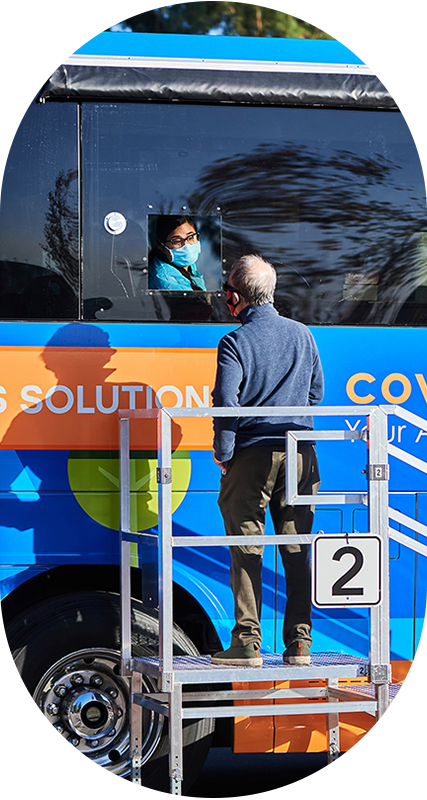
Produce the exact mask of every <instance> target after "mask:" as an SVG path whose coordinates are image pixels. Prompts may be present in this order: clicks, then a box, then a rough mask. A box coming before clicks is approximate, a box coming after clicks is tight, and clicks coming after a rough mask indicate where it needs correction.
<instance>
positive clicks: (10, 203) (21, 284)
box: [0, 103, 79, 319]
mask: <svg viewBox="0 0 427 800" xmlns="http://www.w3.org/2000/svg"><path fill="white" fill-rule="evenodd" d="M1 201H2V202H1V214H0V259H1V288H2V291H1V299H0V317H3V318H21V319H64V318H65V319H74V318H76V317H78V307H79V271H78V267H79V264H78V252H79V230H78V228H79V225H78V180H77V110H76V106H75V105H74V104H73V105H64V104H60V105H41V106H39V105H36V104H35V103H33V104H32V105H31V106H30V108H29V109H28V111H27V113H26V114H25V116H24V118H23V120H22V123H21V125H20V127H19V129H18V131H17V134H16V136H15V139H14V142H13V145H12V147H11V151H10V154H9V158H8V161H7V165H6V170H5V174H4V180H3V187H2V198H1Z"/></svg>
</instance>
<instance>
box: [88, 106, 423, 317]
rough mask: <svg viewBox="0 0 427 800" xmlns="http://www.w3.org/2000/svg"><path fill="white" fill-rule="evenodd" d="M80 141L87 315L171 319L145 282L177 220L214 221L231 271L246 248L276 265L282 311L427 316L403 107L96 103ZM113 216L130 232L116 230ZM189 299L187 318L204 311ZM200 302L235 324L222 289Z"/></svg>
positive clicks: (415, 186) (417, 176) (415, 167)
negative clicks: (156, 246)
mask: <svg viewBox="0 0 427 800" xmlns="http://www.w3.org/2000/svg"><path fill="white" fill-rule="evenodd" d="M83 133H84V185H85V194H84V230H85V237H84V245H85V248H84V297H85V308H86V312H85V314H86V317H87V318H97V319H166V320H167V319H170V318H171V308H170V303H169V302H168V297H167V296H165V292H158V291H154V292H153V291H152V290H151V289H150V287H149V285H148V278H147V274H148V273H147V269H148V255H149V244H148V233H147V229H148V224H149V217H150V215H159V214H179V213H181V214H193V215H198V216H204V215H205V216H206V217H209V215H213V216H215V215H218V217H219V218H220V221H221V228H222V260H223V263H222V267H223V271H224V274H225V275H226V274H227V273H228V270H229V268H230V266H231V263H232V261H233V260H234V259H235V258H237V257H238V256H240V255H242V254H243V253H251V252H257V253H260V254H262V255H263V256H264V258H266V259H267V260H269V261H271V262H272V263H273V264H274V266H275V268H276V270H277V272H278V288H277V294H276V305H277V307H278V309H279V310H280V312H281V313H283V314H286V315H290V316H292V317H294V318H295V319H298V320H301V321H303V322H305V323H309V324H313V323H314V324H320V323H323V324H358V323H365V324H425V323H426V322H427V313H426V308H427V261H426V244H427V240H426V234H425V231H426V209H425V189H424V182H423V176H422V171H421V167H420V163H419V159H418V155H417V152H416V148H415V145H414V143H413V140H412V137H411V134H410V132H409V130H408V128H407V125H406V123H405V121H404V119H403V118H402V116H401V115H400V114H399V113H393V112H390V113H384V112H371V111H345V110H326V109H325V110H320V109H296V108H292V109H291V108H289V109H288V108H266V107H262V108H260V107H259V108H250V107H230V106H228V107H224V106H199V107H197V106H195V105H191V106H183V105H172V104H171V105H150V104H145V105H142V104H141V105H137V104H129V105H119V104H117V105H108V104H102V105H98V104H88V105H87V106H86V107H85V108H84V117H83ZM110 212H119V213H120V214H121V215H123V218H124V219H125V220H126V228H125V229H124V230H123V232H122V233H120V234H114V235H113V234H111V233H109V232H108V231H107V230H106V228H105V225H104V219H105V217H106V215H108V214H109V213H110ZM202 247H203V242H202ZM223 277H224V276H223ZM190 294H191V293H190ZM186 298H187V299H186ZM190 299H192V301H193V303H195V302H196V301H195V298H194V297H193V298H189V297H188V293H187V294H185V293H183V296H182V301H183V303H182V309H184V310H181V312H179V313H181V315H182V318H183V319H186V318H188V319H191V318H195V317H197V308H196V306H194V308H193V312H191V311H189V312H188V313H187V314H186V311H185V308H186V303H189V302H190ZM175 300H176V298H175ZM204 300H205V302H208V303H209V304H210V305H211V306H212V308H213V313H212V315H211V317H210V319H211V320H213V321H214V320H227V319H228V318H229V317H228V311H227V309H226V307H225V303H224V298H223V296H221V294H220V293H218V292H215V291H213V292H210V293H207V294H206V295H205V298H204ZM198 301H199V302H202V301H203V299H202V298H198ZM101 308H102V309H103V310H99V309H101ZM187 311H188V306H187ZM192 315H193V317H192ZM194 315H195V316H194Z"/></svg>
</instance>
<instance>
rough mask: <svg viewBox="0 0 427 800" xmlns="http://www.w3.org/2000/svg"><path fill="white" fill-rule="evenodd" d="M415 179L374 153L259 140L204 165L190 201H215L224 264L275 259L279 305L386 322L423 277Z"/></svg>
mask: <svg viewBox="0 0 427 800" xmlns="http://www.w3.org/2000/svg"><path fill="white" fill-rule="evenodd" d="M413 180H414V178H413V173H411V174H410V175H409V174H408V173H407V172H405V169H404V163H403V162H402V164H400V163H395V162H394V161H392V160H390V159H389V158H386V157H384V156H383V155H382V154H381V153H379V152H376V153H373V154H372V155H370V156H367V155H366V154H365V153H360V154H359V153H358V152H356V151H353V152H351V151H349V150H346V149H333V150H332V149H329V150H328V149H327V148H326V147H323V148H322V147H320V146H316V147H313V146H310V148H308V147H307V146H305V145H303V144H301V145H298V146H297V145H296V144H295V143H286V144H283V145H282V146H280V147H278V146H277V143H275V144H269V143H262V144H259V145H258V146H257V147H255V148H254V149H253V150H252V152H250V153H236V154H235V155H234V156H232V157H230V158H222V159H218V160H216V161H215V162H214V163H213V164H211V165H209V166H208V167H207V168H205V170H204V171H203V172H202V173H201V174H200V177H199V180H198V187H197V190H196V191H195V192H194V193H193V195H192V196H191V198H189V204H190V205H191V206H193V207H197V208H199V209H200V211H201V213H206V212H207V211H208V210H210V209H212V208H213V207H214V206H215V205H217V204H219V205H220V206H221V210H222V214H223V245H224V255H225V258H226V261H227V263H231V262H232V260H233V259H234V258H236V257H237V256H238V255H241V253H242V252H253V251H258V252H262V254H263V255H264V257H266V258H267V259H269V260H270V261H272V262H273V264H274V265H275V267H276V269H277V272H278V291H277V295H276V304H277V306H278V308H279V309H280V310H281V311H282V313H287V314H291V315H292V316H295V317H296V318H298V319H301V320H303V321H306V322H337V321H342V322H346V321H348V322H353V323H354V322H362V321H371V322H374V323H375V322H382V321H383V322H385V323H387V322H392V321H396V314H397V313H398V311H399V309H400V307H401V305H402V303H404V302H406V301H408V300H410V301H414V302H416V301H417V298H416V297H415V296H412V295H414V293H415V294H416V292H417V291H418V293H419V287H420V286H424V284H427V268H426V259H425V251H426V248H425V244H424V235H423V234H424V233H425V231H426V210H425V204H424V197H423V196H422V192H420V188H419V187H417V188H414V186H413V185H412V183H413ZM426 289H427V287H426Z"/></svg>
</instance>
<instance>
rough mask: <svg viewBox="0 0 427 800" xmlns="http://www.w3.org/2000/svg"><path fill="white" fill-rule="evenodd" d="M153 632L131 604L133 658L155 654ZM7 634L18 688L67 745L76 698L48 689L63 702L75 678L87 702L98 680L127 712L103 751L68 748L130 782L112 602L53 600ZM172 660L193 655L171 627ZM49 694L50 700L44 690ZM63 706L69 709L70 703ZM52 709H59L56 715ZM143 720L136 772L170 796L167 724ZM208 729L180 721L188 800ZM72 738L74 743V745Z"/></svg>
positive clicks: (150, 618)
mask: <svg viewBox="0 0 427 800" xmlns="http://www.w3.org/2000/svg"><path fill="white" fill-rule="evenodd" d="M158 628H159V624H158V619H157V616H156V615H155V613H154V612H153V611H151V609H149V610H148V609H144V607H143V606H142V604H141V603H140V602H138V601H133V602H132V648H133V653H134V655H136V656H143V655H156V654H157V653H158ZM6 634H7V638H8V642H9V647H10V649H11V651H12V655H13V658H14V661H15V664H16V666H17V669H18V671H19V673H20V675H21V677H22V680H23V681H24V684H25V686H26V687H27V689H28V691H29V692H30V693H31V695H32V696H33V697H34V699H35V700H36V702H37V703H38V705H39V707H40V708H41V709H42V710H43V711H44V713H46V716H47V717H48V718H49V720H50V721H51V722H52V723H53V724H54V725H55V727H57V728H58V729H59V730H60V732H61V734H62V735H63V737H64V738H68V739H69V740H70V741H72V738H71V737H72V735H74V734H73V732H72V731H71V733H70V729H69V727H68V722H69V720H70V719H71V718H72V717H71V715H69V716H68V717H67V716H66V713H65V711H64V708H65V704H66V701H67V697H68V696H70V695H71V694H72V693H73V691H74V693H75V692H76V687H75V686H74V688H73V686H72V685H71V684H70V683H69V684H68V685H67V686H65V689H67V692H68V694H66V696H65V698H62V697H60V698H59V699H58V698H57V697H56V696H55V695H54V694H53V689H54V690H55V691H57V690H58V686H59V687H60V689H59V691H62V692H64V694H65V690H64V685H65V683H66V682H67V681H68V680H69V675H70V674H72V675H78V678H79V680H80V681H81V682H82V683H84V685H85V686H86V688H87V696H89V695H90V691H92V692H94V691H95V687H94V686H93V683H94V681H95V680H98V681H100V680H101V681H102V682H103V687H104V688H105V691H106V692H110V694H113V696H114V697H116V701H114V700H111V704H113V705H114V702H117V703H118V702H119V700H121V701H122V702H121V704H122V705H126V709H124V713H123V714H121V719H120V720H118V725H117V727H114V728H112V730H113V733H114V734H115V735H113V734H111V731H109V737H110V738H109V739H108V744H106V742H107V737H105V738H104V739H101V740H100V741H99V744H98V745H95V746H93V741H92V742H90V741H89V742H88V740H87V739H86V738H85V735H84V734H83V735H82V737H81V739H80V741H79V743H78V744H76V741H74V742H73V744H75V746H77V747H78V748H79V749H81V750H82V752H84V753H85V755H87V756H88V757H90V758H91V759H92V760H94V761H95V762H97V763H99V764H100V765H101V766H104V767H107V769H109V770H110V771H112V772H114V773H115V774H117V775H120V776H122V777H128V776H129V774H130V764H129V749H128V713H127V699H128V691H129V687H128V681H125V680H123V679H122V678H120V674H119V672H120V670H119V664H120V658H119V652H120V598H119V596H118V595H114V594H110V593H107V592H75V593H73V594H67V595H64V596H61V597H56V598H55V599H53V600H50V601H47V602H43V603H40V604H39V605H37V606H34V607H33V608H31V609H30V610H29V611H28V612H27V613H24V614H22V615H21V616H20V617H19V618H16V619H15V620H13V622H12V623H11V624H10V625H9V626H8V630H7V631H6ZM174 653H175V654H176V655H179V654H189V655H191V654H193V655H197V653H198V651H197V649H196V647H195V646H194V644H193V643H192V642H191V640H190V639H189V638H188V637H187V636H186V634H185V633H184V632H183V631H182V630H181V629H180V628H178V626H175V629H174ZM70 680H73V678H71V679H70ZM144 680H145V691H147V690H148V691H155V690H156V688H155V686H154V684H153V683H152V682H151V681H150V679H148V678H146V679H144ZM107 684H109V685H108V686H107ZM48 686H49V687H50V695H49V694H48V692H47V689H46V687H48ZM77 688H79V687H77ZM112 689H113V691H112ZM114 693H115V694H114ZM117 696H118V699H117ZM49 697H50V701H49ZM102 697H104V698H106V700H105V705H106V706H107V705H108V703H109V702H110V699H109V695H107V694H106V693H105V692H104V694H103V695H102V696H101V699H102ZM52 699H53V701H54V702H52ZM48 701H49V702H48ZM67 702H68V705H67V708H69V707H70V701H67ZM61 704H62V705H61ZM55 705H57V706H59V707H60V710H59V711H58V712H57V714H56V715H55V708H54V706H55ZM96 705H98V706H101V703H95V702H94V703H92V706H93V709H92V710H95V711H96V709H95V708H94V707H95V706H96ZM52 709H53V710H52ZM108 710H110V709H109V708H108ZM116 710H117V708H116ZM119 711H121V709H120V708H119ZM101 712H102V713H104V716H105V709H102V708H101ZM145 713H147V715H148V717H147V718H144V731H146V732H147V735H146V749H145V752H146V754H147V758H148V760H147V761H146V763H144V765H143V768H142V776H143V785H144V786H147V787H149V788H151V789H157V790H158V791H163V792H169V791H170V784H169V766H168V732H167V719H165V720H164V719H163V717H159V716H158V715H156V714H153V713H152V712H144V714H145ZM64 719H65V720H66V724H65V726H64V724H63V723H64ZM105 719H106V717H105ZM87 724H89V723H87ZM106 724H107V723H106ZM214 725H215V722H214V720H209V719H207V720H203V719H202V720H185V721H184V724H183V745H184V750H183V752H184V781H183V791H184V792H187V791H188V789H189V788H190V787H191V785H192V783H194V781H195V780H196V778H197V776H198V774H199V772H200V770H201V768H202V766H203V763H204V761H205V758H206V756H207V753H208V751H209V747H210V744H211V741H212V737H213V730H214ZM61 728H62V730H61ZM85 730H87V729H85ZM105 730H106V728H105ZM89 733H90V731H89ZM77 738H78V736H77V737H75V739H77ZM89 738H90V737H89ZM92 739H93V737H92ZM97 741H98V740H97ZM89 745H91V747H89Z"/></svg>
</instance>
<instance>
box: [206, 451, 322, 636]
mask: <svg viewBox="0 0 427 800" xmlns="http://www.w3.org/2000/svg"><path fill="white" fill-rule="evenodd" d="M285 471H286V453H285V452H283V451H280V450H276V449H275V448H274V446H269V445H266V446H261V447H256V446H253V447H247V448H243V449H242V450H239V451H238V452H237V453H236V454H235V455H234V456H233V458H232V459H231V460H230V461H229V462H228V466H227V472H226V474H225V475H223V477H222V478H221V489H220V494H219V499H218V504H219V507H220V510H221V514H222V516H223V519H224V525H225V531H226V533H227V535H229V536H236V535H242V536H245V535H247V536H253V535H255V534H259V535H260V537H261V536H262V534H263V533H264V529H265V514H266V511H267V508H268V507H269V508H270V513H271V517H272V521H273V525H274V530H275V533H276V534H290V535H291V534H301V533H311V527H312V523H313V515H314V507H313V506H288V505H286V491H285ZM319 485H320V480H319V470H318V465H317V457H316V451H315V448H314V445H312V444H302V445H301V444H300V445H299V447H298V494H309V495H313V494H316V493H317V490H318V488H319ZM263 549H264V548H263V545H262V543H260V544H259V545H250V546H246V545H242V546H237V545H236V546H234V545H233V546H231V547H230V555H231V570H230V585H231V588H232V591H233V595H234V615H235V620H236V624H235V626H234V628H233V631H232V638H231V646H232V647H235V646H242V645H243V646H244V645H247V644H250V643H255V644H257V645H258V647H259V646H260V644H261V625H260V615H261V599H262V597H261V587H262V581H261V568H262V554H263ZM279 550H280V555H281V557H282V562H283V567H284V570H285V578H286V595H287V601H286V611H285V615H284V623H283V641H284V644H285V647H289V645H290V644H292V642H294V641H298V640H305V641H306V642H307V643H308V644H311V565H310V545H299V544H289V545H279ZM282 611H283V610H282Z"/></svg>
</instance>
